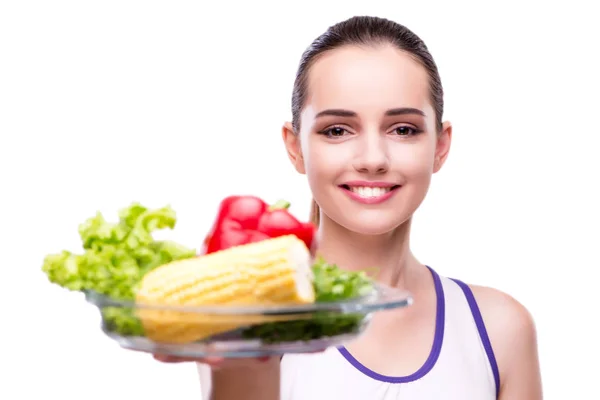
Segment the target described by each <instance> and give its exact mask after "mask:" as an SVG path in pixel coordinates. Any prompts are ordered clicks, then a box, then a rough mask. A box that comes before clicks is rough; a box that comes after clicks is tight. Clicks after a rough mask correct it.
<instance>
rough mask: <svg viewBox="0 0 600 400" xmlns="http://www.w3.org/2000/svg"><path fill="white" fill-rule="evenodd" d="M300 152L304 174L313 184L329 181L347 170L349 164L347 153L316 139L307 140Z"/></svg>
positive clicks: (337, 146)
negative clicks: (302, 158)
mask: <svg viewBox="0 0 600 400" xmlns="http://www.w3.org/2000/svg"><path fill="white" fill-rule="evenodd" d="M305 143H306V142H305ZM302 151H303V154H304V167H305V169H306V174H307V176H308V177H309V179H310V180H312V181H315V182H318V181H325V180H328V181H331V179H332V178H334V177H335V176H336V175H338V174H339V173H340V172H341V171H344V169H347V168H348V163H349V162H350V161H349V159H348V157H349V154H348V151H343V149H341V148H339V145H331V144H327V143H321V142H319V141H318V140H317V139H315V140H312V141H310V140H309V141H308V143H306V146H303V148H302Z"/></svg>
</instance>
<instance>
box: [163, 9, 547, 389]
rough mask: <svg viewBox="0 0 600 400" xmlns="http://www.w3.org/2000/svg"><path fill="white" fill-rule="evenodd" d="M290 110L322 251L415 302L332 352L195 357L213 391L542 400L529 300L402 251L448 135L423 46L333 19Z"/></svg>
mask: <svg viewBox="0 0 600 400" xmlns="http://www.w3.org/2000/svg"><path fill="white" fill-rule="evenodd" d="M292 113H293V118H292V121H291V122H290V123H286V124H285V125H284V127H283V139H284V142H285V146H286V148H287V152H288V155H289V159H290V160H291V162H292V164H293V166H294V167H295V168H296V170H297V171H298V172H299V173H301V174H305V175H306V176H307V178H308V183H309V186H310V189H311V191H312V193H313V196H314V200H315V203H314V205H313V219H314V221H315V222H316V223H318V224H319V251H320V252H321V253H322V254H323V255H324V256H325V258H326V259H327V260H328V261H330V262H333V263H337V264H339V265H340V266H343V267H344V268H348V269H361V268H364V266H365V265H377V266H378V267H379V272H378V275H377V279H378V280H379V281H381V282H384V283H386V284H389V285H393V286H397V287H401V288H404V289H407V290H408V291H410V292H411V293H412V294H413V295H414V300H415V302H414V304H413V306H411V307H409V308H407V309H401V310H395V311H387V312H383V313H380V314H378V315H376V316H375V318H374V319H373V322H372V326H371V328H370V329H369V330H368V331H367V332H366V333H365V335H364V336H362V337H361V338H360V339H358V340H357V341H355V342H353V343H351V344H350V345H348V346H347V347H342V348H340V349H337V348H330V349H327V350H326V351H324V352H322V353H318V354H301V355H285V356H283V357H282V358H281V360H280V359H270V360H266V361H264V360H263V362H257V361H256V360H236V361H231V362H230V361H228V362H226V363H222V364H219V363H218V362H217V361H218V360H200V361H201V362H203V363H204V365H208V364H211V363H212V364H213V365H216V366H218V368H214V369H213V370H212V374H209V375H212V396H213V397H211V398H213V399H242V398H243V399H261V400H269V399H279V398H281V399H284V400H321V399H323V400H325V399H327V400H329V399H345V400H354V399H356V400H359V399H360V400H363V399H369V400H376V399H397V398H402V399H411V400H422V399H447V400H459V399H460V400H470V399H473V400H488V399H489V400H491V399H502V400H507V399H510V400H521V399H523V400H525V399H527V400H536V399H541V398H542V394H541V383H540V372H539V365H538V355H537V345H536V334H535V328H534V324H533V322H532V318H531V316H530V315H529V313H528V312H527V310H526V309H525V308H524V307H523V306H522V305H520V304H519V303H518V302H517V301H515V300H514V299H512V298H511V297H509V296H508V295H506V294H504V293H502V292H500V291H498V290H495V289H491V288H487V287H480V286H474V285H466V284H464V283H462V282H461V281H457V280H452V279H448V278H446V277H442V276H440V275H438V273H437V272H436V271H435V270H434V269H432V268H429V267H427V266H425V265H423V264H422V263H421V262H419V261H418V260H417V258H416V257H415V256H414V255H413V254H412V253H411V250H410V245H409V244H410V240H409V237H410V227H411V219H412V215H413V214H414V212H415V210H416V209H417V208H418V207H419V205H420V204H421V202H422V201H423V199H424V197H425V195H426V193H427V190H428V188H429V184H430V180H431V176H432V174H433V173H436V172H438V171H439V170H440V169H441V168H442V166H443V165H444V162H445V160H446V158H447V157H448V152H449V149H450V142H451V138H452V126H451V125H450V123H448V122H444V121H443V120H442V115H443V92H442V85H441V82H440V77H439V75H438V71H437V67H436V65H435V63H434V61H433V59H432V57H431V55H430V54H429V52H428V50H427V48H426V46H425V44H424V43H423V42H422V41H421V40H420V39H419V38H418V37H417V36H416V35H415V34H414V33H412V32H411V31H410V30H408V29H406V28H405V27H403V26H401V25H398V24H396V23H394V22H391V21H389V20H385V19H379V18H372V17H355V18H351V19H349V20H347V21H344V22H341V23H339V24H337V25H335V26H332V27H331V28H329V29H328V30H327V32H325V33H324V34H323V35H322V36H320V37H319V38H317V39H316V40H315V41H314V42H313V44H312V45H311V46H310V47H309V48H308V49H307V50H306V52H305V53H304V54H303V56H302V60H301V63H300V66H299V70H298V74H297V79H296V82H295V86H294V91H293V96H292ZM156 357H157V359H159V360H163V361H185V360H172V359H164V358H160V357H159V356H156ZM205 371H206V370H205ZM201 375H202V374H201ZM204 378H206V376H205V375H204ZM204 378H203V379H202V380H203V381H204V382H203V385H204V387H205V388H207V387H208V386H207V385H208V384H209V383H208V382H207V381H206V379H204ZM280 396H281V397H280Z"/></svg>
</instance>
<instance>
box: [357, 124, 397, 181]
mask: <svg viewBox="0 0 600 400" xmlns="http://www.w3.org/2000/svg"><path fill="white" fill-rule="evenodd" d="M362 139H363V140H361V141H360V144H359V148H358V149H357V156H356V158H355V161H354V168H355V169H356V170H357V171H358V172H361V173H368V174H382V173H385V172H387V170H388V169H389V166H390V160H389V156H388V149H387V145H386V141H385V138H383V137H382V135H381V134H379V132H377V133H375V132H373V133H372V134H371V133H368V134H365V135H363V136H362Z"/></svg>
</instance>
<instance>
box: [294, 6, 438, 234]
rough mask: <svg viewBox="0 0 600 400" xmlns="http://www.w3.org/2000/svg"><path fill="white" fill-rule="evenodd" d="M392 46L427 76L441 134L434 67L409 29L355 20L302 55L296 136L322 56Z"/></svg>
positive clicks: (369, 19) (377, 20) (315, 217)
mask: <svg viewBox="0 0 600 400" xmlns="http://www.w3.org/2000/svg"><path fill="white" fill-rule="evenodd" d="M383 44H392V45H395V46H396V47H397V48H398V49H400V50H403V51H405V52H407V53H408V54H410V55H411V56H412V57H413V58H414V59H415V60H416V61H418V62H419V63H420V64H421V65H422V66H423V67H424V68H425V70H426V71H427V74H428V75H429V89H430V96H431V102H432V104H433V107H434V109H435V114H436V129H437V131H438V132H441V130H442V114H443V111H444V99H443V97H444V91H443V89H442V82H441V79H440V75H439V73H438V69H437V65H436V64H435V61H434V60H433V57H432V56H431V54H430V53H429V50H428V49H427V46H426V45H425V43H424V42H423V41H422V40H421V39H420V38H419V37H418V36H417V35H416V34H414V33H413V32H412V31H411V30H410V29H408V28H406V27H405V26H403V25H400V24H398V23H396V22H394V21H390V20H388V19H385V18H378V17H370V16H357V17H352V18H350V19H347V20H345V21H342V22H339V23H337V24H335V25H333V26H330V27H329V28H328V29H327V31H325V33H323V34H322V35H321V36H319V37H318V38H316V39H315V40H314V41H313V42H312V44H311V45H310V46H309V47H308V48H307V49H306V50H305V51H304V53H303V54H302V58H301V59H300V65H299V66H298V71H297V73H296V80H295V82H294V91H293V94H292V126H293V128H294V131H295V132H296V133H298V132H300V112H301V111H302V108H303V107H304V105H305V104H304V103H305V101H306V97H307V86H308V72H309V70H310V67H311V66H312V65H313V64H314V63H315V62H316V61H317V59H318V58H319V56H320V55H322V54H323V53H325V52H327V51H330V50H334V49H336V48H339V47H342V46H347V45H358V46H368V45H371V46H374V45H383ZM311 220H312V222H313V223H315V224H317V225H318V223H319V207H318V205H317V203H316V202H315V201H314V200H313V204H312V208H311Z"/></svg>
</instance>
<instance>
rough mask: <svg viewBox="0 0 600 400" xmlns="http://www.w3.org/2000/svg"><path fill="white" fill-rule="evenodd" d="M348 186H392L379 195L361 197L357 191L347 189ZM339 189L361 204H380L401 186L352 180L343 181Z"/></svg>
mask: <svg viewBox="0 0 600 400" xmlns="http://www.w3.org/2000/svg"><path fill="white" fill-rule="evenodd" d="M349 186H360V187H379V188H392V190H390V191H389V192H386V193H385V194H382V195H381V196H373V197H363V196H360V195H359V194H358V193H355V192H353V191H352V190H349V189H348V187H349ZM339 188H340V190H342V191H343V192H344V193H345V194H346V195H347V196H348V197H350V198H351V199H352V200H354V201H356V202H358V203H362V204H381V203H383V202H385V201H387V200H389V199H390V198H391V197H392V196H394V195H395V194H396V192H397V191H398V189H400V188H401V185H396V184H393V183H389V182H365V181H352V182H348V183H344V184H342V185H340V186H339Z"/></svg>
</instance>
